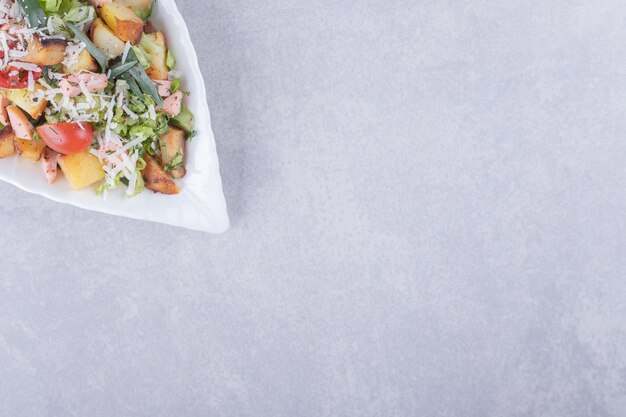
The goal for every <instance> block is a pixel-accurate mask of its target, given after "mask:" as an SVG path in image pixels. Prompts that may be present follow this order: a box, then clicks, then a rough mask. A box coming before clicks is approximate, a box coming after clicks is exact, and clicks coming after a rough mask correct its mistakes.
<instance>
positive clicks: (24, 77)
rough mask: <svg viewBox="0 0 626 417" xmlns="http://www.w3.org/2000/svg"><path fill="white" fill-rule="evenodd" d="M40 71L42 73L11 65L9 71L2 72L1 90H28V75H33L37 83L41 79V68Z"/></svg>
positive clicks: (0, 79) (0, 75) (0, 77)
mask: <svg viewBox="0 0 626 417" xmlns="http://www.w3.org/2000/svg"><path fill="white" fill-rule="evenodd" d="M39 69H40V71H26V70H25V69H23V68H17V67H14V66H13V65H12V64H9V66H8V68H7V69H5V70H4V71H0V88H26V87H28V73H29V72H30V73H32V74H33V81H37V80H38V79H39V77H41V67H39Z"/></svg>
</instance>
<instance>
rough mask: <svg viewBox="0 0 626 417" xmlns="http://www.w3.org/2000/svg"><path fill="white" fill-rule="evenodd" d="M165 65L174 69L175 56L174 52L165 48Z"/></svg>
mask: <svg viewBox="0 0 626 417" xmlns="http://www.w3.org/2000/svg"><path fill="white" fill-rule="evenodd" d="M166 64H167V67H168V68H169V69H170V71H171V70H173V69H174V66H176V58H174V54H173V53H172V50H171V49H168V50H167V61H166Z"/></svg>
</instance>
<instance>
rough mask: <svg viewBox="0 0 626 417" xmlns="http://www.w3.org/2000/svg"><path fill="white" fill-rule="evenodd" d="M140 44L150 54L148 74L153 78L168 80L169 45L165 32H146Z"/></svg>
mask: <svg viewBox="0 0 626 417" xmlns="http://www.w3.org/2000/svg"><path fill="white" fill-rule="evenodd" d="M139 45H140V46H141V47H142V48H143V49H144V50H145V51H146V52H147V53H148V55H149V56H150V67H148V68H147V69H146V74H148V76H149V77H150V78H151V79H153V80H167V75H168V72H169V69H168V68H167V47H166V46H165V36H163V32H155V33H151V34H146V33H144V34H143V36H142V37H141V41H140V42H139Z"/></svg>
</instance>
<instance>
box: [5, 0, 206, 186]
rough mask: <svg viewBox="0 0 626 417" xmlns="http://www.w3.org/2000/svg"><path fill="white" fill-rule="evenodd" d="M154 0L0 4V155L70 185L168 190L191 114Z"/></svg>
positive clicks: (180, 173)
mask: <svg viewBox="0 0 626 417" xmlns="http://www.w3.org/2000/svg"><path fill="white" fill-rule="evenodd" d="M154 2H155V0H88V1H84V0H15V1H14V0H0V124H2V126H3V127H2V129H1V130H0V158H2V157H8V156H11V155H13V154H15V153H17V154H19V155H21V156H22V157H25V158H27V159H29V160H32V161H36V162H38V161H41V164H42V165H43V170H44V175H45V177H46V178H47V180H48V182H49V183H52V182H54V181H55V179H56V178H57V167H60V168H61V170H62V171H63V174H64V176H65V178H66V179H67V180H68V181H69V183H70V185H71V186H72V188H74V189H77V190H79V189H82V188H85V187H88V186H92V185H96V191H97V192H99V193H106V192H107V191H109V190H113V189H115V188H118V187H120V186H122V187H125V188H126V194H127V195H129V196H134V195H137V194H138V193H140V192H142V191H144V189H149V190H152V191H154V192H159V193H163V194H177V193H179V192H180V188H179V186H178V185H177V184H176V182H175V181H174V180H175V179H180V178H182V177H184V176H185V173H186V170H185V144H186V141H187V140H190V139H191V138H192V137H193V135H194V132H193V115H192V113H191V112H190V111H189V109H188V108H187V107H186V106H185V105H184V104H183V101H184V97H185V95H187V94H188V93H186V92H184V91H183V90H182V89H181V83H180V76H181V75H182V74H181V73H180V72H178V71H176V70H175V69H174V68H175V59H174V55H173V53H172V51H171V50H170V49H169V48H168V47H167V42H166V40H165V35H164V34H163V32H161V31H158V30H157V29H156V28H155V27H154V26H153V25H152V23H151V22H150V21H149V18H150V16H151V14H152V10H153V7H154Z"/></svg>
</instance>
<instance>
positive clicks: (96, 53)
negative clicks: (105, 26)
mask: <svg viewBox="0 0 626 417" xmlns="http://www.w3.org/2000/svg"><path fill="white" fill-rule="evenodd" d="M67 27H68V28H70V29H71V30H72V32H74V35H76V37H77V38H78V40H79V41H81V42H84V43H85V45H86V49H87V51H89V53H90V54H91V56H93V57H94V59H95V60H96V61H98V64H100V68H102V71H106V69H107V61H108V59H109V57H108V56H107V54H105V53H104V52H102V51H101V50H100V49H99V48H98V47H97V46H96V45H94V44H93V42H91V39H89V37H88V36H87V35H85V34H84V33H83V31H82V30H80V29H79V28H78V27H76V26H75V25H73V24H72V23H68V24H67Z"/></svg>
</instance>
